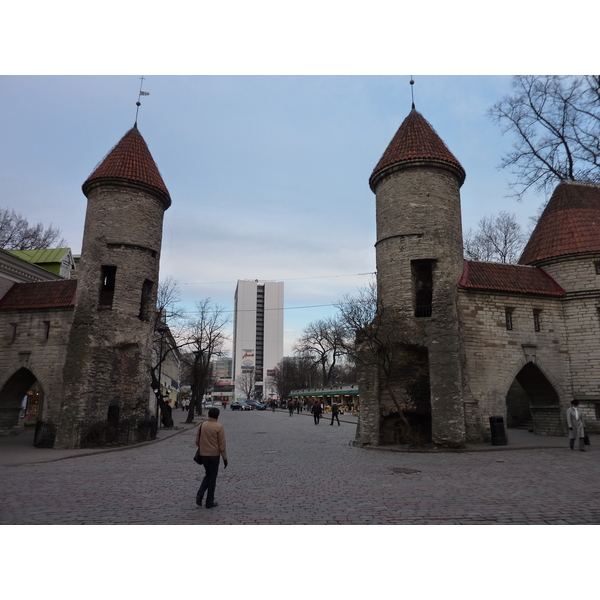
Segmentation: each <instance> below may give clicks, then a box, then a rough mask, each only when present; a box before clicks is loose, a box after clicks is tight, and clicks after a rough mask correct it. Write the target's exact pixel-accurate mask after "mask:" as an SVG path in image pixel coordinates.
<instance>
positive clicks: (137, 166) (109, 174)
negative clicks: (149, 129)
mask: <svg viewBox="0 0 600 600" xmlns="http://www.w3.org/2000/svg"><path fill="white" fill-rule="evenodd" d="M100 180H113V181H114V180H121V181H131V182H134V183H140V184H142V185H145V186H148V187H150V188H152V189H153V190H154V191H155V192H158V194H159V196H160V197H161V199H162V201H163V204H164V206H165V208H168V207H169V206H170V205H171V196H170V195H169V190H167V186H166V185H165V183H164V181H163V179H162V177H161V175H160V173H159V171H158V167H157V166H156V163H155V162H154V159H153V158H152V155H151V154H150V150H148V146H147V145H146V142H145V141H144V138H143V137H142V134H141V133H140V132H139V131H138V128H137V126H136V125H134V126H133V127H132V128H131V129H130V130H129V131H128V132H127V133H126V134H125V135H124V136H123V137H122V138H121V140H120V142H119V143H118V144H117V145H116V146H115V147H114V148H113V149H112V150H111V151H110V152H109V153H108V154H107V155H106V157H105V158H104V160H102V162H101V163H100V164H99V165H98V166H97V167H96V168H95V169H94V172H93V173H92V174H91V175H90V176H89V177H88V178H87V180H86V181H85V183H84V184H83V186H82V189H83V193H84V194H85V193H86V189H88V187H89V186H90V185H91V184H92V183H96V182H98V181H100Z"/></svg>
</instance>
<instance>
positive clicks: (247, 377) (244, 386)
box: [235, 371, 256, 400]
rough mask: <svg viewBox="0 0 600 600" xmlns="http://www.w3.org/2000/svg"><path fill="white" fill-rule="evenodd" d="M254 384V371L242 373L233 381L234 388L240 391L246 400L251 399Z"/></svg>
mask: <svg viewBox="0 0 600 600" xmlns="http://www.w3.org/2000/svg"><path fill="white" fill-rule="evenodd" d="M255 383H256V382H255V377H254V371H243V372H242V373H241V374H240V375H239V376H238V377H237V378H236V381H235V385H236V387H238V388H239V389H240V390H242V393H243V394H244V397H245V398H246V400H249V399H250V398H251V397H252V394H253V392H254V385H255Z"/></svg>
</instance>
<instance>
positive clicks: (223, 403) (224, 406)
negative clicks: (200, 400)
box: [221, 400, 227, 410]
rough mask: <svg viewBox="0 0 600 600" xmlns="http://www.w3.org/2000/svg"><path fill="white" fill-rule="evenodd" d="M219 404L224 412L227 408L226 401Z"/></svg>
mask: <svg viewBox="0 0 600 600" xmlns="http://www.w3.org/2000/svg"><path fill="white" fill-rule="evenodd" d="M221 404H222V405H223V410H225V409H226V408H227V400H223V401H222V402H221Z"/></svg>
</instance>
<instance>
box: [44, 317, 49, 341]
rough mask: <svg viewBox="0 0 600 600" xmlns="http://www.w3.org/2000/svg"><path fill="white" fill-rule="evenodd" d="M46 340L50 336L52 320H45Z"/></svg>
mask: <svg viewBox="0 0 600 600" xmlns="http://www.w3.org/2000/svg"><path fill="white" fill-rule="evenodd" d="M44 328H45V330H44V340H47V339H48V338H49V337H50V321H44Z"/></svg>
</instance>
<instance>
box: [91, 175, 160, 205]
mask: <svg viewBox="0 0 600 600" xmlns="http://www.w3.org/2000/svg"><path fill="white" fill-rule="evenodd" d="M105 184H113V185H122V186H124V187H129V188H132V187H133V188H138V189H140V190H143V191H145V192H150V193H152V194H154V195H156V196H158V197H159V199H160V201H161V203H162V205H163V207H164V208H165V209H167V208H169V207H170V206H171V196H170V195H169V194H165V192H164V191H163V190H162V189H160V188H158V187H156V186H153V185H148V184H146V183H143V182H141V181H133V180H131V179H127V178H126V177H90V178H89V179H88V180H87V181H86V182H85V183H84V184H83V185H82V186H81V189H82V191H83V193H84V194H85V195H86V196H87V194H88V193H89V192H90V191H91V190H93V189H94V188H96V187H98V186H101V185H105Z"/></svg>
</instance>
